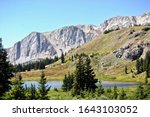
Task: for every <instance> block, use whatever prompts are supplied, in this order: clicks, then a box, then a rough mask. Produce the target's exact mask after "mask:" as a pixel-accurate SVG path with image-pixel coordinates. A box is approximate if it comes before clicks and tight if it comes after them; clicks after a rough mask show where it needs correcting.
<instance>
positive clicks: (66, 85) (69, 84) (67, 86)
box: [62, 73, 74, 91]
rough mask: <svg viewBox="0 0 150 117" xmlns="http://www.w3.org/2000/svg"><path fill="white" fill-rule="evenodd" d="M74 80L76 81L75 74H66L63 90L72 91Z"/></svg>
mask: <svg viewBox="0 0 150 117" xmlns="http://www.w3.org/2000/svg"><path fill="white" fill-rule="evenodd" d="M73 81H74V75H73V74H71V75H70V73H69V74H68V75H65V78H64V80H63V85H62V88H63V91H70V89H72V87H73Z"/></svg>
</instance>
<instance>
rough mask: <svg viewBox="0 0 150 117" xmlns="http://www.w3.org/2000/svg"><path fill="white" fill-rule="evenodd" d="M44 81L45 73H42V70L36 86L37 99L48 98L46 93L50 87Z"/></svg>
mask: <svg viewBox="0 0 150 117" xmlns="http://www.w3.org/2000/svg"><path fill="white" fill-rule="evenodd" d="M46 83H47V81H46V78H45V74H44V72H42V73H41V79H40V82H39V88H38V91H39V99H41V100H47V99H48V97H47V94H48V91H49V90H50V87H48V86H47V85H46Z"/></svg>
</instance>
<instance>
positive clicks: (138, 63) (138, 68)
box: [136, 59, 141, 74]
mask: <svg viewBox="0 0 150 117" xmlns="http://www.w3.org/2000/svg"><path fill="white" fill-rule="evenodd" d="M136 70H137V74H139V73H141V71H140V60H139V59H137V60H136Z"/></svg>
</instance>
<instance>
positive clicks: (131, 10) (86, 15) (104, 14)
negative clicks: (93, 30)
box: [0, 0, 150, 48]
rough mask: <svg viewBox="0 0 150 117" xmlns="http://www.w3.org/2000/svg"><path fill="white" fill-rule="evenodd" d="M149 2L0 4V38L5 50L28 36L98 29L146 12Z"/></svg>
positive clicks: (30, 0) (14, 0) (32, 0)
mask: <svg viewBox="0 0 150 117" xmlns="http://www.w3.org/2000/svg"><path fill="white" fill-rule="evenodd" d="M149 5H150V0H0V37H2V38H3V45H4V47H5V48H7V47H10V46H12V45H14V44H15V43H16V42H17V41H19V40H21V39H23V38H24V37H25V36H27V35H28V34H29V33H31V32H47V31H52V30H54V29H58V28H60V27H63V26H69V25H78V24H95V25H98V24H100V23H102V22H103V21H104V20H106V19H108V18H111V17H113V16H118V15H121V16H129V15H130V16H132V15H141V14H143V13H145V12H150V6H149Z"/></svg>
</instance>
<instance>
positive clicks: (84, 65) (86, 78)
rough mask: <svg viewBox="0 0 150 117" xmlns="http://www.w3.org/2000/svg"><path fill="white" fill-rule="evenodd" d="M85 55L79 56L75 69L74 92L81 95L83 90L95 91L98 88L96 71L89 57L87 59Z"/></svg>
mask: <svg viewBox="0 0 150 117" xmlns="http://www.w3.org/2000/svg"><path fill="white" fill-rule="evenodd" d="M83 58H84V57H83V56H82V55H80V56H79V60H78V62H77V64H76V70H75V81H74V86H73V94H74V95H79V94H80V93H81V92H82V91H84V90H86V91H95V89H96V88H97V86H96V84H95V83H96V82H97V79H94V78H95V73H94V71H93V69H92V67H91V65H90V63H91V61H90V59H89V58H87V59H86V61H84V60H83Z"/></svg>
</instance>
